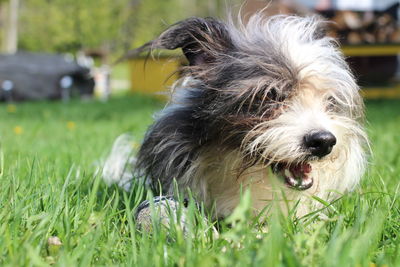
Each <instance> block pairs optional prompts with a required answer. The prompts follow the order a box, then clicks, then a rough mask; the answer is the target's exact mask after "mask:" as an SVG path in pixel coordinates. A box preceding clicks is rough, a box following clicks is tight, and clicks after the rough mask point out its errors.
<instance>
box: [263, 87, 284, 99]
mask: <svg viewBox="0 0 400 267" xmlns="http://www.w3.org/2000/svg"><path fill="white" fill-rule="evenodd" d="M267 98H268V99H269V100H273V101H278V102H282V101H283V100H285V98H284V97H283V96H282V95H280V94H279V92H278V90H277V89H276V88H271V89H269V90H268V92H267Z"/></svg>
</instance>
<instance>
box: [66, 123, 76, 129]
mask: <svg viewBox="0 0 400 267" xmlns="http://www.w3.org/2000/svg"><path fill="white" fill-rule="evenodd" d="M67 128H68V130H70V131H72V130H75V128H76V124H75V122H73V121H68V122H67Z"/></svg>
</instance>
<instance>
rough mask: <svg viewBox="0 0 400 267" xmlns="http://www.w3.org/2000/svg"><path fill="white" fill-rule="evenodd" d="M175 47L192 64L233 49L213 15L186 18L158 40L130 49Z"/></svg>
mask: <svg viewBox="0 0 400 267" xmlns="http://www.w3.org/2000/svg"><path fill="white" fill-rule="evenodd" d="M177 48H181V49H182V51H183V53H184V54H185V56H186V58H187V59H188V61H189V64H190V65H191V66H195V65H202V64H207V63H211V62H213V61H214V60H215V58H216V57H217V56H218V54H221V53H224V52H225V51H228V50H232V48H233V44H232V40H231V38H230V35H229V32H228V29H227V26H226V25H225V24H224V23H222V22H220V21H218V20H215V19H213V18H204V19H203V18H189V19H186V20H183V21H180V22H178V23H176V24H174V25H172V26H171V27H170V28H168V29H167V30H166V31H164V32H163V33H162V34H161V35H160V36H159V37H158V38H157V39H155V40H153V41H151V42H148V43H147V44H145V45H143V46H142V47H139V48H138V49H135V50H133V51H132V52H134V53H135V54H138V53H141V52H142V51H145V50H152V49H168V50H174V49H177ZM129 56H132V55H129Z"/></svg>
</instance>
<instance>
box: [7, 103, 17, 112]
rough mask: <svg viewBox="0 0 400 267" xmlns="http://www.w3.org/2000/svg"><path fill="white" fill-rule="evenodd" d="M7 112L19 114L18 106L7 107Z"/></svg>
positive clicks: (9, 105)
mask: <svg viewBox="0 0 400 267" xmlns="http://www.w3.org/2000/svg"><path fill="white" fill-rule="evenodd" d="M7 112H8V113H15V112H17V106H16V105H13V104H8V105H7Z"/></svg>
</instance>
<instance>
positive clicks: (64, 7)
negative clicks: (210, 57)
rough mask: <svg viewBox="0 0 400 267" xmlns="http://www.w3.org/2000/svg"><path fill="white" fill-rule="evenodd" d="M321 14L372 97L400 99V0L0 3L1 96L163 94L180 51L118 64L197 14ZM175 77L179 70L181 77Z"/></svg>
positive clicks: (36, 0)
mask: <svg viewBox="0 0 400 267" xmlns="http://www.w3.org/2000/svg"><path fill="white" fill-rule="evenodd" d="M266 6H268V8H267V9H265V10H264V11H263V12H265V13H266V14H268V15H272V14H299V15H310V14H319V15H321V16H323V17H325V18H326V19H328V20H330V21H332V22H334V23H330V24H329V29H328V34H329V35H331V36H333V37H335V38H337V39H338V40H339V42H340V45H341V48H342V49H343V51H344V53H345V54H346V56H348V61H349V63H350V65H351V67H352V68H353V70H354V71H355V73H356V76H357V78H358V80H359V83H360V84H361V85H362V86H363V87H364V90H363V94H364V95H365V97H367V98H397V97H400V87H399V86H398V84H399V82H398V81H399V70H398V69H399V68H398V65H399V64H398V61H399V59H398V53H399V52H400V30H399V21H398V17H399V1H396V0H296V1H295V0H272V1H268V0H247V1H242V0H146V1H145V0H82V1H76V0H0V33H1V34H0V44H1V54H0V100H1V101H6V102H17V101H26V100H44V99H52V100H63V101H69V100H70V99H71V98H81V99H89V98H93V97H94V98H99V99H102V100H107V99H108V98H109V97H110V95H112V94H120V93H121V92H139V93H142V94H160V93H162V92H163V91H165V88H166V87H168V86H170V85H171V84H172V83H173V82H174V81H175V80H176V79H178V78H179V72H175V71H176V70H177V69H178V68H179V66H181V65H182V64H185V62H184V59H182V58H181V56H180V54H179V53H172V54H171V53H170V54H167V55H164V54H163V55H160V56H159V57H157V58H156V59H151V58H150V59H149V60H148V62H147V64H146V65H145V64H144V61H145V60H144V58H140V57H139V58H134V59H129V60H127V61H125V62H122V63H119V64H116V65H115V64H113V63H114V62H115V60H116V59H117V58H119V57H120V56H121V55H123V54H124V53H125V52H126V51H128V50H129V49H131V48H134V47H138V46H140V45H142V44H143V43H145V42H147V41H149V40H151V39H153V38H155V37H156V36H157V35H158V34H159V33H160V32H162V30H163V29H165V28H166V27H167V26H168V25H170V24H172V23H174V22H176V21H178V20H181V19H184V18H187V17H190V16H202V17H204V16H213V17H220V18H224V17H226V15H227V13H228V12H232V13H233V14H235V13H237V12H238V10H241V14H242V16H243V19H244V21H246V18H248V16H249V15H251V14H252V13H254V12H257V11H260V10H263V8H265V7H266ZM171 73H174V74H172V75H171Z"/></svg>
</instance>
